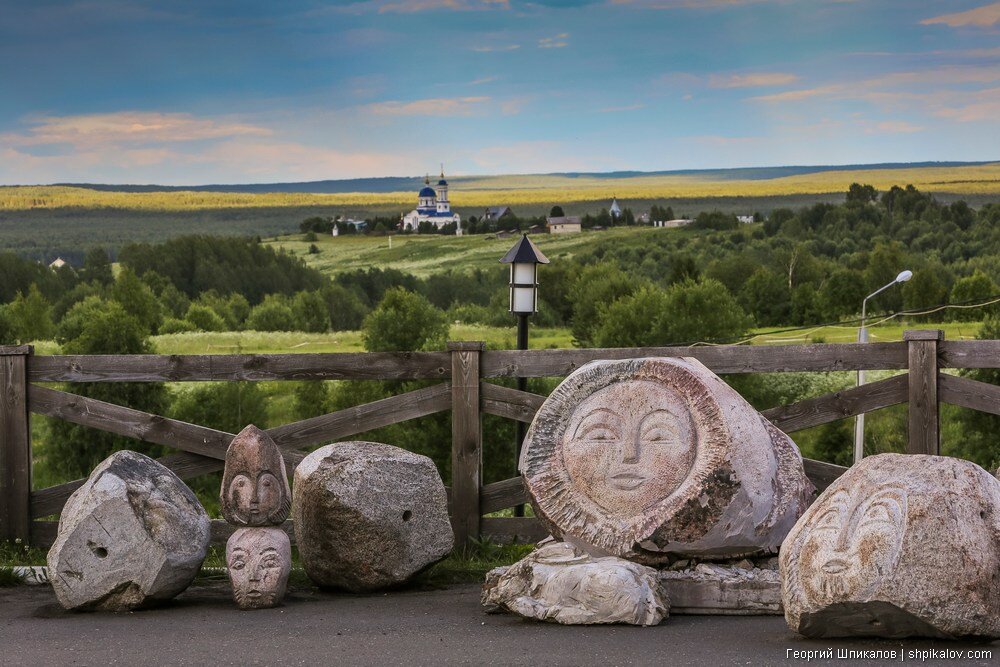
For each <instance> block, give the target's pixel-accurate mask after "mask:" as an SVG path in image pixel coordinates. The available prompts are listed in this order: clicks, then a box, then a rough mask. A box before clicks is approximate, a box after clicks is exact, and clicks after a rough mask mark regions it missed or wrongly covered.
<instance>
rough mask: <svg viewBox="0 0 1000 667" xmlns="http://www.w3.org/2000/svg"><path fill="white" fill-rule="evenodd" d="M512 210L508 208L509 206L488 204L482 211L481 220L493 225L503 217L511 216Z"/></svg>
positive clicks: (512, 215)
mask: <svg viewBox="0 0 1000 667" xmlns="http://www.w3.org/2000/svg"><path fill="white" fill-rule="evenodd" d="M513 217H514V211H512V210H510V206H490V207H489V208H488V209H486V211H485V212H484V213H483V219H482V222H488V223H490V224H491V225H495V224H497V223H498V222H500V221H501V220H502V219H503V218H513Z"/></svg>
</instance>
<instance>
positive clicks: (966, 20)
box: [920, 2, 1000, 28]
mask: <svg viewBox="0 0 1000 667" xmlns="http://www.w3.org/2000/svg"><path fill="white" fill-rule="evenodd" d="M920 23H921V24H922V25H935V24H942V25H946V26H949V27H951V28H964V27H973V28H990V27H993V26H995V25H997V24H1000V2H994V3H991V4H988V5H983V6H982V7H976V8H975V9H970V10H968V11H964V12H956V13H954V14H942V15H941V16H934V17H932V18H929V19H924V20H923V21H921V22H920Z"/></svg>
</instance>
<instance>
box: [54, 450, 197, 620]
mask: <svg viewBox="0 0 1000 667" xmlns="http://www.w3.org/2000/svg"><path fill="white" fill-rule="evenodd" d="M210 536H211V531H210V524H209V520H208V514H206V513H205V510H204V509H203V508H202V506H201V504H200V503H199V502H198V499H197V498H196V497H195V495H194V494H193V493H192V492H191V489H189V488H188V487H187V486H186V485H185V484H184V482H182V481H181V480H180V479H179V478H178V477H177V475H175V474H174V473H173V472H171V471H170V470H169V469H167V468H165V467H164V466H162V465H160V464H159V463H157V462H156V461H154V460H152V459H151V458H149V457H147V456H143V455H142V454H138V453H136V452H130V451H120V452H116V453H114V454H112V455H111V456H110V457H108V458H107V459H105V460H104V461H102V462H101V463H100V464H99V465H98V466H97V467H96V468H95V469H94V472H92V473H91V474H90V477H88V478H87V481H86V482H85V483H84V484H83V486H81V487H80V488H79V489H77V490H76V491H75V492H74V493H73V495H72V496H70V498H69V500H68V501H67V502H66V506H65V507H64V508H63V511H62V516H61V517H60V518H59V534H58V535H57V537H56V541H55V543H54V544H53V545H52V548H51V549H50V550H49V555H48V565H49V579H50V580H51V581H52V588H53V590H55V593H56V597H57V598H58V599H59V602H60V604H62V605H63V606H64V607H66V608H67V609H101V610H107V611H126V610H129V609H136V608H139V607H146V606H151V605H153V604H155V603H157V602H161V601H163V600H168V599H170V598H172V597H174V596H175V595H177V594H178V593H180V592H181V591H183V590H184V589H185V588H187V587H188V585H189V584H190V583H191V581H192V580H194V577H195V575H196V574H198V569H199V568H200V567H201V563H202V561H203V560H204V559H205V554H206V553H207V552H208V543H209V538H210Z"/></svg>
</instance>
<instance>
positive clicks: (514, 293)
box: [510, 287, 535, 313]
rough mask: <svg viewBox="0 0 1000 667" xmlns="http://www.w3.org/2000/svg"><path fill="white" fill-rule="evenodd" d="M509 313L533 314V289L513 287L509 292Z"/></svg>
mask: <svg viewBox="0 0 1000 667" xmlns="http://www.w3.org/2000/svg"><path fill="white" fill-rule="evenodd" d="M510 311H511V312H512V313H533V312H535V288H534V287H514V288H512V289H511V291H510Z"/></svg>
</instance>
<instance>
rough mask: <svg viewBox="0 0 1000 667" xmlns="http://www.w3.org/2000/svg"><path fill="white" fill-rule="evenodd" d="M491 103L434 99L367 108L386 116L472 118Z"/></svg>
mask: <svg viewBox="0 0 1000 667" xmlns="http://www.w3.org/2000/svg"><path fill="white" fill-rule="evenodd" d="M489 101H490V98H489V97H486V96H476V97H434V98H429V99H424V100H414V101H412V102H400V101H397V100H390V101H387V102H376V103H374V104H369V105H368V106H367V107H366V108H367V109H368V110H369V111H371V112H372V113H375V114H380V115H386V116H471V115H474V114H476V113H481V112H483V111H484V110H485V109H486V105H487V102H489Z"/></svg>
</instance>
